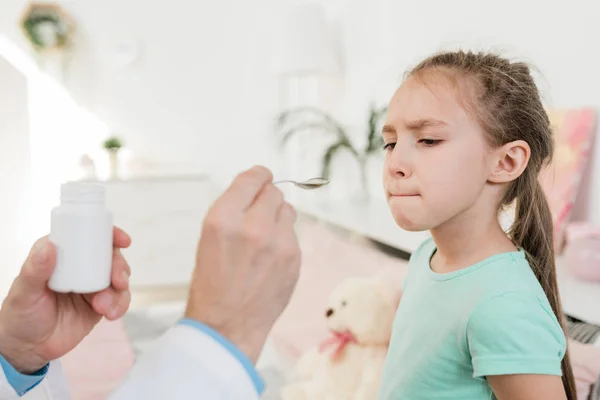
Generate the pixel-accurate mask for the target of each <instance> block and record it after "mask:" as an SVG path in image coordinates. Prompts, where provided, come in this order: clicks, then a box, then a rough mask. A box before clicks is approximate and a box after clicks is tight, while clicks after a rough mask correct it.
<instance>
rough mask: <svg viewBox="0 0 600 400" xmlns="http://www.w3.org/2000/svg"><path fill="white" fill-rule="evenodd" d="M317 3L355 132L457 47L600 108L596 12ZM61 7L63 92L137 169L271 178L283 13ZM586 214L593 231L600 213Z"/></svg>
mask: <svg viewBox="0 0 600 400" xmlns="http://www.w3.org/2000/svg"><path fill="white" fill-rule="evenodd" d="M320 2H321V3H322V4H323V5H325V6H326V8H327V10H328V14H329V16H330V17H331V18H332V19H333V21H334V22H336V23H337V24H339V28H340V32H341V45H342V47H343V51H344V53H343V54H344V59H343V61H344V65H345V67H346V70H345V72H344V73H345V77H344V78H345V80H346V87H345V88H344V91H343V92H340V94H339V103H338V107H337V109H336V111H337V113H338V115H340V116H343V117H344V118H346V121H347V122H348V124H350V125H356V126H358V125H359V124H360V123H362V122H363V120H364V115H365V112H366V111H365V106H366V103H367V101H369V100H371V99H377V100H379V101H381V102H384V101H385V100H387V99H388V98H389V96H390V95H391V94H392V92H393V91H394V89H395V88H396V85H397V84H398V83H399V81H400V77H401V74H402V73H403V72H404V70H405V69H406V68H407V67H409V66H410V65H413V64H415V63H416V62H418V61H419V59H420V58H421V57H423V56H426V55H428V54H429V53H431V52H432V51H435V50H439V49H442V48H448V47H453V46H456V45H461V46H465V45H466V46H476V47H481V48H484V49H498V48H499V49H506V50H507V54H508V55H516V56H520V57H524V58H526V59H527V60H529V61H531V62H532V63H534V64H535V65H536V66H537V67H538V68H539V70H540V71H541V73H542V74H543V76H544V80H543V81H540V84H541V85H542V86H543V91H544V94H545V97H546V99H547V101H548V103H549V104H550V105H551V106H555V107H579V106H594V107H598V108H600V91H599V89H600V78H598V72H597V71H600V68H599V67H600V56H599V55H598V51H597V43H598V40H597V38H598V37H600V26H599V25H598V24H597V21H596V20H595V19H594V16H595V15H597V12H596V11H595V9H596V8H597V6H595V5H594V4H595V3H594V1H593V0H573V1H571V2H569V3H568V4H566V3H564V2H555V3H549V2H547V1H542V0H529V1H522V0H520V1H518V0H506V1H503V2H500V3H498V2H489V1H480V0H455V1H451V2H449V1H444V0H435V1H433V0H432V1H416V0H414V1H396V0H376V1H367V0H335V1H333V0H321V1H320ZM24 3H25V1H24V0H4V1H3V5H2V9H1V10H2V12H0V31H5V32H6V33H7V34H8V35H9V36H11V37H12V38H14V39H15V40H16V41H17V42H20V43H21V44H22V43H23V41H22V39H20V33H19V31H18V29H16V27H15V25H14V20H15V18H16V16H17V15H18V12H19V10H20V8H21V7H22V6H23V4H24ZM63 3H64V4H65V7H67V8H68V9H69V10H70V11H71V12H72V13H73V14H74V16H75V17H76V19H77V21H78V23H79V26H80V30H81V32H80V37H81V39H82V40H83V42H82V46H83V49H82V50H80V51H79V52H78V53H77V54H76V56H75V59H74V60H73V64H72V66H73V68H72V70H71V73H70V75H69V77H68V85H69V87H70V88H71V90H72V92H73V94H74V96H75V97H76V99H77V100H78V101H80V102H81V103H82V104H83V105H84V106H86V107H88V108H89V109H90V110H91V111H93V112H94V113H95V114H96V115H98V116H99V117H100V118H101V119H102V120H103V121H105V122H106V123H107V124H108V125H109V126H110V127H112V128H113V129H114V130H116V131H119V132H122V133H123V135H124V136H125V140H126V141H127V144H128V145H129V146H130V148H132V150H133V151H134V152H135V153H136V154H137V155H138V156H140V157H143V158H150V159H152V160H154V161H160V162H163V163H169V164H174V167H173V168H175V169H177V168H179V169H185V170H188V169H199V170H207V169H208V170H209V171H211V172H215V171H221V170H222V173H223V175H225V176H227V175H231V174H232V173H234V172H236V171H238V170H239V169H241V168H244V167H246V166H248V165H250V164H253V163H262V164H267V165H269V166H273V167H277V166H278V164H277V161H278V158H277V153H276V152H275V151H274V150H273V148H272V144H271V142H269V141H268V137H269V135H270V131H269V125H268V124H269V122H270V119H269V118H270V117H271V116H272V113H273V111H274V110H275V109H276V107H277V104H276V101H277V96H276V93H277V92H276V87H275V79H274V76H273V75H272V74H271V71H270V68H271V59H270V58H271V56H272V55H273V50H274V48H273V39H274V38H275V37H277V35H278V33H277V31H276V30H275V28H276V26H277V20H278V18H279V16H280V15H281V13H280V11H281V7H282V6H283V4H284V2H283V1H277V0H257V1H252V2H248V1H243V0H222V1H207V0H204V1H199V2H189V1H186V0H174V1H173V2H170V3H166V2H148V1H142V0H126V1H123V0H120V1H119V0H105V1H103V2H97V1H94V2H90V1H86V0H69V1H66V0H65V1H63ZM166 4H169V5H166ZM129 36H131V37H137V38H138V39H139V40H140V43H141V49H142V53H141V57H140V59H139V60H138V61H137V62H136V63H135V64H134V65H132V66H130V67H127V68H123V69H115V68H114V67H113V65H112V64H111V62H112V61H111V60H112V58H111V56H110V55H111V54H112V51H113V50H114V48H115V47H117V46H118V45H119V44H120V39H119V38H121V37H129ZM82 134H85V133H82ZM173 168H171V169H173ZM309 168H311V167H310V166H309V167H307V169H309ZM593 168H594V174H593V175H592V176H591V178H590V180H591V181H592V183H593V190H592V191H591V192H590V193H589V194H588V195H587V198H586V202H587V204H588V205H590V204H600V145H599V146H596V162H595V165H594V167H593ZM374 178H376V179H379V174H377V175H374ZM584 203H585V202H584ZM580 208H581V207H580ZM584 211H585V213H587V215H591V216H592V217H593V219H594V220H595V221H596V222H600V208H596V209H595V210H591V211H589V212H588V211H586V210H584ZM578 213H579V214H581V213H582V212H578Z"/></svg>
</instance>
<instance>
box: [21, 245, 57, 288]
mask: <svg viewBox="0 0 600 400" xmlns="http://www.w3.org/2000/svg"><path fill="white" fill-rule="evenodd" d="M55 265H56V248H55V247H54V245H53V244H52V243H51V242H50V241H49V240H48V237H47V236H44V237H43V238H41V239H38V240H37V241H36V242H35V243H34V245H33V247H32V248H31V251H30V252H29V256H27V260H26V261H25V264H24V265H23V268H22V269H21V273H20V274H19V278H20V280H21V283H22V284H23V285H24V286H25V289H27V290H28V291H30V292H31V293H36V292H40V291H43V290H45V289H46V285H47V284H48V280H49V279H50V276H51V275H52V271H54V266H55Z"/></svg>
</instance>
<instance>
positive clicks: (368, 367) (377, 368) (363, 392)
mask: <svg viewBox="0 0 600 400" xmlns="http://www.w3.org/2000/svg"><path fill="white" fill-rule="evenodd" d="M382 372H383V365H381V364H380V363H366V364H365V368H364V369H363V373H362V374H361V380H360V384H359V386H358V390H357V391H356V393H355V395H354V397H353V400H370V399H376V398H377V396H378V393H379V386H380V385H381V374H382Z"/></svg>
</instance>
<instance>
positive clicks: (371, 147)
mask: <svg viewBox="0 0 600 400" xmlns="http://www.w3.org/2000/svg"><path fill="white" fill-rule="evenodd" d="M386 112H387V107H382V108H380V109H377V108H375V107H374V106H371V107H370V109H369V123H368V129H369V131H368V132H367V145H366V148H365V154H370V153H373V152H375V151H376V150H378V149H380V148H381V147H383V144H384V142H383V138H382V137H381V135H380V132H379V130H378V129H377V128H378V125H379V121H380V119H381V117H383V116H384V115H385V113H386Z"/></svg>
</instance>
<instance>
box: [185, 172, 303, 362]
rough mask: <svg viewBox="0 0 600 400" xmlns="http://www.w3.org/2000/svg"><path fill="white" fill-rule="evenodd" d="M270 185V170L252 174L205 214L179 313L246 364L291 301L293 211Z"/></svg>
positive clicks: (296, 251) (295, 248)
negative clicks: (230, 346) (231, 347)
mask: <svg viewBox="0 0 600 400" xmlns="http://www.w3.org/2000/svg"><path fill="white" fill-rule="evenodd" d="M272 180H273V176H272V174H271V172H270V171H269V170H267V169H265V168H263V167H254V168H252V169H251V170H249V171H246V172H244V173H242V174H240V175H239V176H237V177H236V179H235V180H234V181H233V183H232V184H231V186H230V187H229V188H228V189H227V190H226V191H225V193H224V194H223V195H222V196H221V197H220V198H218V199H217V201H216V202H215V203H214V204H213V206H212V207H211V209H210V210H209V212H208V214H207V216H206V218H205V221H204V225H203V229H202V236H201V239H200V242H199V244H198V248H197V253H196V268H195V270H194V274H193V277H192V282H191V286H190V295H189V299H188V304H187V309H186V313H185V316H186V317H187V318H191V319H195V320H198V321H201V322H203V323H205V324H206V325H208V326H210V327H212V328H213V329H215V330H217V331H218V332H219V333H221V334H222V335H223V336H225V337H226V338H228V339H229V340H231V341H232V342H233V343H234V344H236V345H237V346H238V348H240V350H241V351H243V352H244V353H245V354H246V355H247V356H248V357H249V358H250V359H251V360H252V361H253V362H256V360H257V358H258V356H259V354H260V351H261V350H262V347H263V345H264V342H265V341H266V338H267V335H268V333H269V331H270V330H271V328H272V326H273V324H274V323H275V321H276V319H277V318H278V317H279V315H280V314H281V313H282V312H283V310H284V308H285V307H286V305H287V304H288V302H289V300H290V297H291V295H292V292H293V290H294V288H295V286H296V282H297V280H298V275H299V267H300V259H301V257H300V247H299V245H298V240H297V237H296V233H295V231H294V222H295V220H296V212H295V210H294V209H293V207H292V206H291V205H290V204H289V203H287V202H285V201H284V198H283V194H282V192H281V191H280V190H279V189H277V188H276V187H275V186H274V185H273V183H272Z"/></svg>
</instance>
